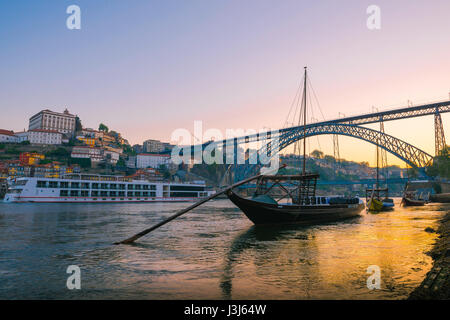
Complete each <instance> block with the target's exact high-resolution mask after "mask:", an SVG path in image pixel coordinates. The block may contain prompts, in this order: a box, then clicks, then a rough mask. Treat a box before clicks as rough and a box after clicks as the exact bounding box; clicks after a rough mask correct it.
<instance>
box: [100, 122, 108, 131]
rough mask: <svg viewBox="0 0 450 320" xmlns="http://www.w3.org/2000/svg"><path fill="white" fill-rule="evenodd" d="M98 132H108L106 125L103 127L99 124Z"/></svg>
mask: <svg viewBox="0 0 450 320" xmlns="http://www.w3.org/2000/svg"><path fill="white" fill-rule="evenodd" d="M98 131H103V132H108V131H109V129H108V127H107V126H106V125H104V124H103V123H100V125H99V126H98Z"/></svg>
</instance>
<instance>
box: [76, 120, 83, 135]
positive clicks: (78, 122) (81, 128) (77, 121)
mask: <svg viewBox="0 0 450 320" xmlns="http://www.w3.org/2000/svg"><path fill="white" fill-rule="evenodd" d="M81 130H83V125H82V124H81V120H80V118H79V117H78V116H76V117H75V131H76V132H80V131H81Z"/></svg>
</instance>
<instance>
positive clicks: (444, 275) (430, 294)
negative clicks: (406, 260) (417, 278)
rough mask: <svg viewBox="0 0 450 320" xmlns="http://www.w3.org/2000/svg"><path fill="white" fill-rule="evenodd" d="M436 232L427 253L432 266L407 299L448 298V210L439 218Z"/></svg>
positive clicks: (449, 219)
mask: <svg viewBox="0 0 450 320" xmlns="http://www.w3.org/2000/svg"><path fill="white" fill-rule="evenodd" d="M437 233H438V234H439V237H438V238H437V240H436V243H435V244H434V247H433V249H432V250H431V251H430V252H429V253H428V254H429V255H430V256H431V257H432V258H433V267H432V268H431V270H430V271H429V272H428V273H427V275H426V277H425V279H424V280H423V281H422V283H421V284H420V286H419V287H417V288H416V289H414V291H413V292H412V293H411V294H410V296H409V297H408V300H431V299H433V300H437V299H439V300H449V299H450V212H447V213H446V214H445V216H444V217H443V218H442V219H441V224H440V226H439V228H438V230H437Z"/></svg>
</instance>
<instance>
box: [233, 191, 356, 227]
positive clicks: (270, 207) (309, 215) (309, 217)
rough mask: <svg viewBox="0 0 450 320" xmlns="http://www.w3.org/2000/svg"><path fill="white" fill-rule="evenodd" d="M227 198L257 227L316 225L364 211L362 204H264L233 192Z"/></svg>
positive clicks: (350, 216) (353, 215)
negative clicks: (269, 225)
mask: <svg viewBox="0 0 450 320" xmlns="http://www.w3.org/2000/svg"><path fill="white" fill-rule="evenodd" d="M227 196H228V198H229V199H230V200H231V202H233V203H234V204H235V205H236V206H237V207H238V208H239V209H241V211H242V212H243V213H244V214H245V215H246V216H247V218H249V219H250V220H251V221H252V222H253V223H254V224H255V225H268V224H300V225H314V224H320V223H326V222H333V221H339V220H344V219H349V218H354V217H358V216H359V215H360V212H361V211H362V210H363V209H364V204H362V203H358V204H339V205H328V204H327V205H310V206H307V205H305V206H303V205H290V204H286V205H282V204H271V203H263V202H259V201H254V200H250V199H245V198H242V197H240V196H239V195H237V194H236V193H234V192H233V191H232V190H230V191H228V192H227Z"/></svg>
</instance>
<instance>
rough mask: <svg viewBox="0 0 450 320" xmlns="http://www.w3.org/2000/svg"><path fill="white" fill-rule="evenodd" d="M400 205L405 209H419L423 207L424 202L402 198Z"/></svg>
mask: <svg viewBox="0 0 450 320" xmlns="http://www.w3.org/2000/svg"><path fill="white" fill-rule="evenodd" d="M402 203H403V205H404V206H405V207H421V206H424V205H425V201H424V200H414V199H409V198H405V197H403V199H402Z"/></svg>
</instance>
